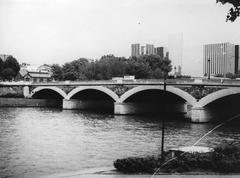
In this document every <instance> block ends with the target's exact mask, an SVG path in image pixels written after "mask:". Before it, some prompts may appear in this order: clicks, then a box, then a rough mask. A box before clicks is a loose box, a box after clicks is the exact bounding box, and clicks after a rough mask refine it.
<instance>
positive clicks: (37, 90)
mask: <svg viewBox="0 0 240 178" xmlns="http://www.w3.org/2000/svg"><path fill="white" fill-rule="evenodd" d="M41 90H52V91H55V92H57V93H58V94H60V95H61V96H62V97H63V98H64V99H65V98H66V97H67V94H66V93H65V92H64V91H63V90H62V89H60V88H58V87H54V86H51V87H50V86H49V87H47V86H42V87H41V86H40V87H37V88H35V89H34V90H32V92H31V93H30V95H29V97H30V98H32V97H33V95H34V94H36V93H37V92H39V91H41Z"/></svg>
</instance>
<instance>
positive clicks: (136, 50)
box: [131, 44, 140, 57]
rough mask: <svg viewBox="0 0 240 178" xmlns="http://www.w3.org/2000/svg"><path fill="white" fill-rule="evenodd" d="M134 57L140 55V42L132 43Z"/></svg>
mask: <svg viewBox="0 0 240 178" xmlns="http://www.w3.org/2000/svg"><path fill="white" fill-rule="evenodd" d="M131 47H132V57H139V56H140V44H132V46H131Z"/></svg>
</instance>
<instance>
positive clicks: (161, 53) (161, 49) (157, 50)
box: [155, 47, 164, 58]
mask: <svg viewBox="0 0 240 178" xmlns="http://www.w3.org/2000/svg"><path fill="white" fill-rule="evenodd" d="M155 54H157V55H159V56H160V57H162V58H163V57H164V47H156V48H155Z"/></svg>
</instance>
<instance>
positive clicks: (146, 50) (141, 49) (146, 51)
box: [131, 43, 169, 57]
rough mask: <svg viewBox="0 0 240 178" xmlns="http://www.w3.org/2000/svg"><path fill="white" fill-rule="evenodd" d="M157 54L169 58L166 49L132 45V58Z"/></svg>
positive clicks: (150, 45) (147, 45)
mask: <svg viewBox="0 0 240 178" xmlns="http://www.w3.org/2000/svg"><path fill="white" fill-rule="evenodd" d="M151 54H156V55H159V56H160V57H168V56H169V52H168V50H167V48H165V47H156V48H155V47H154V45H152V44H146V46H141V45H140V44H139V43H138V44H132V45H131V56H132V57H139V56H141V55H151Z"/></svg>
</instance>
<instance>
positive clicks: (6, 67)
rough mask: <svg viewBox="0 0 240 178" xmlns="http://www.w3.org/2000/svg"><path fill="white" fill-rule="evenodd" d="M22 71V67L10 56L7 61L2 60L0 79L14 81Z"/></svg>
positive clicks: (0, 62)
mask: <svg viewBox="0 0 240 178" xmlns="http://www.w3.org/2000/svg"><path fill="white" fill-rule="evenodd" d="M19 70H20V65H19V63H18V61H17V60H16V59H15V58H14V57H12V56H8V57H7V59H6V60H5V61H3V60H2V59H1V58H0V78H1V79H3V80H12V79H14V77H16V76H17V74H18V72H19Z"/></svg>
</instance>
